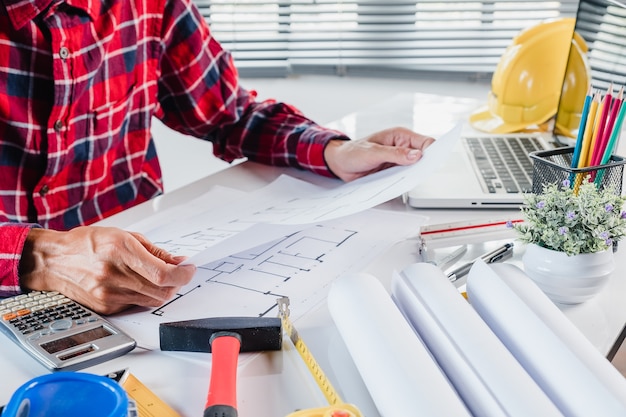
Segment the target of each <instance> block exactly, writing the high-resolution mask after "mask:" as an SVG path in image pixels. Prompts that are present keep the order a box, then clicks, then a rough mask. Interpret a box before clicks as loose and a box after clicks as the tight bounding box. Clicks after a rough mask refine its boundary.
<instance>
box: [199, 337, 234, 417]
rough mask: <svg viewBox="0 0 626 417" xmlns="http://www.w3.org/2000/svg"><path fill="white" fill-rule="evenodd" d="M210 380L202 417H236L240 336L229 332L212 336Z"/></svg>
mask: <svg viewBox="0 0 626 417" xmlns="http://www.w3.org/2000/svg"><path fill="white" fill-rule="evenodd" d="M210 343H211V379H210V381H209V393H208V395H207V400H206V405H205V410H204V417H218V416H219V417H237V361H238V359H239V350H240V348H241V339H240V336H239V335H238V334H236V333H231V332H218V333H215V334H213V336H212V337H211V340H210Z"/></svg>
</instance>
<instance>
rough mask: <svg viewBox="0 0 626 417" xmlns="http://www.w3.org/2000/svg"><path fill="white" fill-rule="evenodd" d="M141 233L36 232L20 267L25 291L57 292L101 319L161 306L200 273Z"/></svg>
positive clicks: (112, 230)
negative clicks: (136, 306)
mask: <svg viewBox="0 0 626 417" xmlns="http://www.w3.org/2000/svg"><path fill="white" fill-rule="evenodd" d="M183 260H184V257H175V256H172V255H170V254H169V253H167V252H165V251H163V250H162V249H160V248H158V247H156V246H154V245H153V244H151V243H150V242H149V241H148V240H147V239H146V238H145V237H144V236H142V235H140V234H138V233H130V232H125V231H123V230H121V229H117V228H109V227H106V228H105V227H94V226H86V227H77V228H75V229H72V230H70V231H68V232H57V231H53V230H46V229H31V231H30V232H29V234H28V237H27V239H26V244H25V245H24V252H23V253H22V259H21V262H20V284H21V285H22V287H23V288H24V289H29V290H39V291H58V292H60V293H62V294H64V295H66V296H67V297H69V298H71V299H73V300H75V301H77V302H78V303H80V304H83V305H85V306H86V307H89V308H91V309H92V310H94V311H97V312H99V313H102V314H112V313H115V312H118V311H121V310H123V309H125V308H128V307H130V306H133V305H139V306H146V307H157V306H160V305H162V304H163V303H164V302H166V301H167V300H169V299H171V298H172V297H173V296H174V295H175V294H176V292H177V291H178V289H179V288H180V287H181V286H183V285H185V284H187V283H188V282H189V281H190V280H191V277H192V276H193V274H194V273H195V271H196V267H195V266H194V265H178V264H179V263H181V262H182V261H183Z"/></svg>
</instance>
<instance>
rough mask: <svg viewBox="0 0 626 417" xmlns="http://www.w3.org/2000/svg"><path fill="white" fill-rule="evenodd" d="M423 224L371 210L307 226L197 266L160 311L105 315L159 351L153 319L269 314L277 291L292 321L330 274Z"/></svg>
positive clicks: (352, 267)
mask: <svg viewBox="0 0 626 417" xmlns="http://www.w3.org/2000/svg"><path fill="white" fill-rule="evenodd" d="M424 221H425V219H424V218H423V217H420V216H415V215H409V214H405V213H398V212H392V211H387V210H376V209H371V210H366V211H364V212H361V213H357V214H355V215H353V216H348V217H345V218H342V219H338V220H335V221H331V222H324V223H318V224H314V225H308V226H306V227H302V228H301V229H300V230H299V231H298V232H296V233H292V234H290V235H288V236H283V237H282V238H280V239H278V240H273V241H270V242H266V243H265V244H263V245H260V246H256V247H254V248H252V249H248V250H245V251H241V248H240V251H239V252H238V253H235V254H234V255H231V256H228V257H225V258H222V259H218V260H215V261H213V262H210V263H207V264H203V265H201V266H199V268H198V271H197V273H196V275H195V276H194V278H193V281H192V282H191V283H190V284H189V285H187V286H185V287H183V288H182V289H181V290H180V291H179V292H178V294H177V295H176V296H175V297H174V299H172V300H171V301H170V302H168V303H166V304H165V305H163V306H161V307H159V308H156V309H146V308H139V307H137V308H133V309H130V310H128V311H126V312H123V313H120V314H117V315H114V316H111V317H110V320H111V321H112V322H114V323H115V324H116V325H118V326H119V327H120V328H122V329H123V330H125V331H127V332H128V333H129V334H130V335H131V336H132V337H133V338H135V339H136V340H137V343H138V345H139V346H141V347H144V348H146V349H158V346H159V336H158V325H159V323H162V322H169V321H180V320H191V319H197V318H206V317H219V316H255V317H259V316H272V317H275V316H277V314H278V311H277V309H276V299H277V298H278V297H280V296H288V297H289V298H290V309H291V313H292V320H294V321H295V320H297V319H298V318H299V317H301V316H302V315H304V314H305V313H307V312H308V311H310V310H311V309H312V308H314V307H316V306H317V305H319V303H320V302H322V301H323V300H325V298H326V295H327V292H328V288H329V285H330V284H331V283H332V282H333V281H334V280H335V278H337V277H338V276H340V275H342V274H345V273H349V272H353V271H360V270H362V269H363V268H365V267H366V266H367V265H368V264H369V263H370V262H372V261H373V260H374V259H375V258H376V257H377V256H379V255H381V254H382V253H384V252H385V251H386V250H388V249H389V247H391V246H392V245H393V244H394V243H396V242H398V241H401V240H404V239H406V238H409V237H413V238H414V237H415V236H416V234H417V232H418V230H419V227H420V225H421V224H423V223H424ZM253 230H255V229H254V228H251V229H250V231H253ZM250 231H246V232H243V233H242V234H241V237H242V238H245V236H246V235H247V234H249V233H250ZM243 240H245V239H243ZM416 252H417V246H416Z"/></svg>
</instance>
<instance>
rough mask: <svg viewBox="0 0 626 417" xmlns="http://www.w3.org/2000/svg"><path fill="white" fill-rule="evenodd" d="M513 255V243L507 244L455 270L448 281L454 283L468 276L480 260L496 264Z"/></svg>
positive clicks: (449, 275)
mask: <svg viewBox="0 0 626 417" xmlns="http://www.w3.org/2000/svg"><path fill="white" fill-rule="evenodd" d="M512 254H513V243H505V244H504V245H502V246H500V247H499V248H497V249H494V250H492V251H491V252H487V253H485V254H484V255H481V256H480V257H478V258H476V259H474V260H473V261H470V262H467V263H466V264H463V265H461V266H460V267H458V268H455V269H453V270H452V271H451V272H450V273H448V279H449V280H450V282H454V281H456V280H457V279H459V278H461V277H462V276H464V275H466V274H467V273H468V272H469V270H470V268H471V267H472V265H474V262H476V261H477V260H478V259H482V260H483V261H484V262H486V263H488V264H491V263H494V262H498V261H501V260H503V259H505V258H507V257H509V256H511V255H512Z"/></svg>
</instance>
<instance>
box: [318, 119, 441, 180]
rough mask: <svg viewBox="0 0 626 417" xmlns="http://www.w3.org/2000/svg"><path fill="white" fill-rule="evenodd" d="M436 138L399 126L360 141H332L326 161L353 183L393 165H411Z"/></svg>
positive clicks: (332, 169) (327, 151)
mask: <svg viewBox="0 0 626 417" xmlns="http://www.w3.org/2000/svg"><path fill="white" fill-rule="evenodd" d="M434 141H435V139H433V138H431V137H429V136H424V135H420V134H418V133H415V132H413V131H412V130H409V129H405V128H402V127H396V128H392V129H387V130H383V131H380V132H378V133H374V134H373V135H370V136H368V137H366V138H363V139H359V140H349V141H344V140H332V141H330V142H329V143H328V145H326V149H325V150H324V158H325V160H326V163H327V164H328V167H329V168H330V170H331V171H332V172H333V173H334V174H335V175H336V176H337V177H339V178H341V179H342V180H344V181H352V180H355V179H357V178H360V177H363V176H365V175H367V174H370V173H372V172H376V171H380V170H382V169H385V168H389V167H391V166H394V165H410V164H412V163H415V162H416V161H418V160H419V159H420V158H421V157H422V152H423V150H424V149H426V147H428V145H430V144H431V143H433V142H434Z"/></svg>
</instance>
